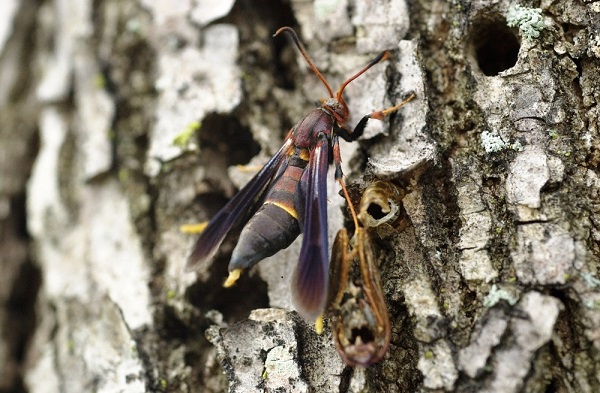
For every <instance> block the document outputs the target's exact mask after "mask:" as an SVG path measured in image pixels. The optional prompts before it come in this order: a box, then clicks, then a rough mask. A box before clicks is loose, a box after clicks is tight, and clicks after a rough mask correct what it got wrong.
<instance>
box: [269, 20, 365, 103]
mask: <svg viewBox="0 0 600 393" xmlns="http://www.w3.org/2000/svg"><path fill="white" fill-rule="evenodd" d="M282 31H287V32H288V33H289V35H290V36H291V37H292V39H293V40H294V43H295V44H296V46H297V47H298V50H300V53H302V56H304V60H306V62H307V63H308V66H309V67H310V69H311V70H313V72H314V73H315V74H317V76H318V77H319V79H320V80H321V82H323V84H324V85H325V87H326V88H327V91H328V92H329V97H331V98H333V90H332V89H331V86H329V83H327V81H326V80H325V78H324V77H323V74H321V72H320V71H319V70H318V69H317V67H316V66H315V65H314V64H313V62H312V61H311V60H310V58H309V57H308V54H307V53H306V50H305V49H304V46H303V45H302V43H301V42H300V40H299V39H298V36H297V35H296V32H295V31H294V29H292V28H291V27H288V26H284V27H282V28H280V29H279V30H277V31H276V32H275V34H273V37H275V36H277V35H279V33H281V32H282ZM357 76H358V75H357Z"/></svg>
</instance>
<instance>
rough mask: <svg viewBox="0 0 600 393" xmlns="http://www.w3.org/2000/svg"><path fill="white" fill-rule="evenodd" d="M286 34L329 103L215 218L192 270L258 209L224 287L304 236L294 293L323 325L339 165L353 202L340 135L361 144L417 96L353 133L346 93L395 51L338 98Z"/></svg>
mask: <svg viewBox="0 0 600 393" xmlns="http://www.w3.org/2000/svg"><path fill="white" fill-rule="evenodd" d="M284 31H286V32H288V33H289V34H290V35H291V37H292V39H293V40H294V43H295V44H296V46H297V47H298V49H299V50H300V53H301V54H302V56H303V57H304V59H305V60H306V62H307V63H308V65H309V66H310V68H311V69H312V71H313V72H314V73H315V74H316V75H317V77H318V78H319V79H320V80H321V82H322V83H323V84H324V85H325V87H326V88H327V91H328V93H329V99H327V100H325V101H323V103H322V104H321V106H320V107H319V108H316V109H313V110H312V111H311V112H309V113H308V114H307V115H306V116H305V117H304V118H303V119H302V120H300V121H299V122H298V123H297V124H296V125H295V126H294V127H293V128H292V129H291V130H290V132H289V133H288V135H287V137H286V138H285V141H284V143H283V146H282V147H281V148H280V149H279V151H277V153H275V155H274V156H273V157H272V158H271V159H270V160H269V161H268V162H267V164H266V165H265V166H264V167H263V168H262V169H261V170H260V171H259V172H258V173H257V174H256V175H255V176H254V178H252V180H250V182H249V183H248V184H246V186H244V187H243V188H242V189H241V190H240V191H239V192H238V193H237V194H236V195H235V196H234V197H233V198H232V199H231V200H230V201H229V202H228V203H227V204H226V205H225V207H223V209H221V211H219V212H218V213H217V214H216V215H215V216H214V217H213V219H212V220H211V221H210V222H209V223H208V225H207V227H206V229H205V230H204V231H203V232H202V234H201V235H200V237H199V238H198V240H197V241H196V244H195V245H194V248H193V250H192V253H191V255H190V256H189V258H188V261H187V269H188V270H194V269H195V268H197V267H198V266H199V265H201V264H203V263H205V262H206V261H208V260H210V259H211V258H212V257H213V256H214V255H215V253H216V251H217V249H218V247H219V245H220V244H221V243H222V242H223V239H224V238H225V236H226V235H227V233H228V232H229V231H230V230H231V229H232V228H233V227H237V226H239V225H240V224H242V222H243V221H245V220H247V219H248V217H249V216H250V214H251V213H253V212H254V215H253V216H252V217H251V218H250V219H249V220H248V222H247V224H246V225H245V226H244V228H243V229H242V232H241V234H240V239H239V241H238V244H237V246H236V247H235V249H234V250H233V254H232V256H231V261H230V263H229V277H228V278H227V280H226V281H225V284H224V285H225V286H226V287H228V286H231V285H233V283H234V282H235V281H236V280H237V279H238V278H239V276H240V273H241V272H242V271H243V270H244V269H248V268H250V267H252V266H254V265H255V264H256V263H258V262H259V261H261V260H262V259H264V258H266V257H269V256H271V255H274V254H275V253H277V252H278V251H279V250H282V249H284V248H287V247H288V246H289V245H290V244H291V243H292V242H293V241H294V239H296V238H297V237H298V235H299V234H300V233H302V234H303V239H302V247H301V250H300V258H299V261H298V265H297V266H296V270H295V272H294V275H293V277H292V296H293V299H294V304H295V306H296V309H297V310H298V312H299V313H300V314H301V315H302V316H303V317H304V318H306V319H310V320H315V319H316V318H318V317H320V315H321V314H322V313H323V310H324V308H325V302H326V300H327V293H328V275H329V259H328V255H327V254H328V244H327V209H326V208H327V178H326V175H327V168H328V166H329V164H330V162H331V161H333V163H334V165H335V179H336V181H338V182H339V183H340V185H341V187H342V190H343V192H344V195H345V197H346V199H347V200H348V201H350V199H349V197H348V192H347V190H346V185H345V183H344V179H343V175H342V169H341V156H340V145H339V138H340V137H341V138H342V139H344V140H346V141H355V140H356V139H357V138H358V137H360V136H361V135H362V133H363V131H364V129H365V126H366V124H367V121H368V120H369V119H382V118H383V117H384V116H386V115H388V114H390V113H392V112H394V111H396V110H398V109H399V108H400V107H401V106H402V105H404V104H405V103H406V102H408V101H410V100H411V99H413V98H414V94H412V95H411V96H410V97H409V98H408V99H406V100H404V101H403V102H401V103H400V104H398V105H396V106H393V107H391V108H388V109H385V110H381V111H376V112H372V113H370V114H368V115H365V116H364V117H363V118H362V119H361V120H360V121H359V122H358V125H357V126H356V127H355V128H354V131H352V130H351V129H350V128H349V127H348V125H347V122H348V120H349V116H350V113H349V109H348V105H347V104H346V101H344V98H343V97H342V93H343V92H344V88H345V87H346V86H347V85H348V84H349V83H350V82H352V81H353V80H354V79H356V78H358V77H359V76H360V75H362V74H363V73H364V72H365V71H367V70H368V69H369V68H371V67H372V66H374V65H375V64H377V63H379V62H380V61H382V60H385V59H387V57H388V56H389V52H387V51H385V52H382V53H381V54H380V55H379V56H377V57H376V58H375V59H374V60H373V61H371V62H370V63H369V64H368V65H367V66H366V67H364V68H363V69H362V70H360V71H359V72H357V73H356V74H355V75H353V76H351V77H350V78H348V79H347V80H346V81H345V82H344V83H343V84H342V85H341V87H340V88H339V90H338V91H337V93H336V94H335V95H334V93H333V90H332V89H331V86H330V85H329V84H328V83H327V81H326V80H325V78H324V77H323V75H322V74H321V73H320V72H319V70H318V69H317V68H316V67H315V65H314V64H313V63H312V61H311V60H310V58H309V57H308V54H307V53H306V50H305V49H304V47H303V46H302V44H301V43H300V40H299V39H298V36H297V35H296V33H295V32H294V30H293V29H292V28H290V27H282V28H280V29H279V30H277V32H276V33H275V36H277V35H278V34H280V33H282V32H284ZM349 206H350V208H351V212H352V217H353V219H354V222H355V223H357V219H356V214H355V212H354V209H353V208H352V204H351V203H349ZM356 227H357V228H358V225H356Z"/></svg>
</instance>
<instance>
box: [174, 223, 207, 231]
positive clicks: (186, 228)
mask: <svg viewBox="0 0 600 393" xmlns="http://www.w3.org/2000/svg"><path fill="white" fill-rule="evenodd" d="M207 225H208V221H205V222H201V223H200V224H185V225H182V226H180V227H179V232H182V233H202V231H204V229H205V228H206V226H207Z"/></svg>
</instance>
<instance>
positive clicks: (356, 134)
mask: <svg viewBox="0 0 600 393" xmlns="http://www.w3.org/2000/svg"><path fill="white" fill-rule="evenodd" d="M415 97H416V94H415V93H411V94H410V96H408V98H406V99H405V100H403V101H402V102H401V103H399V104H397V105H394V106H392V107H390V108H387V109H384V110H381V111H375V112H371V113H369V114H367V115H364V116H363V117H362V119H360V121H359V122H358V124H357V125H356V127H354V130H353V131H350V129H349V128H348V126H346V125H345V124H344V125H341V126H340V127H339V128H338V130H337V134H338V135H339V136H340V137H342V139H344V140H345V141H347V142H353V141H355V140H357V139H358V138H360V137H361V135H362V134H363V132H364V131H365V128H366V127H367V122H368V121H369V119H377V120H381V119H383V118H384V117H385V116H387V115H389V114H390V113H394V112H396V111H397V110H398V109H400V108H402V107H403V106H404V105H406V104H407V103H409V102H410V101H412V100H413V99H414V98H415Z"/></svg>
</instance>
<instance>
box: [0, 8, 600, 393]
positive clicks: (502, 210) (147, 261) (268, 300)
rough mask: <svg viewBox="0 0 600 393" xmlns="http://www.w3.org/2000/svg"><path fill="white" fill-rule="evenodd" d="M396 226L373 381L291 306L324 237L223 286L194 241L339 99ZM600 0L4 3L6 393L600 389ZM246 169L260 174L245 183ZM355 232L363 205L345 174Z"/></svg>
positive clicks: (377, 234)
mask: <svg viewBox="0 0 600 393" xmlns="http://www.w3.org/2000/svg"><path fill="white" fill-rule="evenodd" d="M286 25H288V26H292V27H294V28H295V29H296V31H297V32H298V33H299V35H300V37H301V40H302V42H303V43H304V44H305V45H306V47H307V50H308V52H309V54H310V56H311V57H312V58H313V60H314V62H315V64H316V65H317V66H318V67H319V68H320V69H321V71H322V72H323V73H324V75H325V76H326V77H327V79H328V80H329V82H330V84H332V85H333V87H337V86H338V85H339V83H340V82H341V81H343V80H344V79H345V78H346V77H347V76H349V75H351V74H352V73H354V72H355V71H357V70H358V69H360V68H361V67H362V66H363V65H364V64H366V63H367V62H368V61H369V60H370V59H372V58H373V57H374V56H375V55H376V54H377V53H379V52H380V51H381V50H384V49H390V50H392V56H391V58H390V59H389V60H388V61H387V62H385V63H382V64H380V65H378V66H376V67H374V68H373V69H372V70H370V71H369V72H368V73H366V74H365V75H363V76H361V77H360V78H359V79H357V80H356V81H355V82H353V83H352V84H350V85H349V87H348V89H347V90H346V91H347V95H346V97H347V100H348V102H349V106H350V109H351V111H352V120H351V124H352V125H353V124H356V122H357V121H358V120H359V119H360V117H362V116H363V115H364V114H366V113H368V112H370V111H372V110H377V109H382V108H385V107H388V106H390V105H392V104H393V103H395V102H398V101H399V100H400V99H401V97H402V95H403V94H405V93H407V92H409V91H415V92H416V94H417V99H416V100H415V101H413V102H412V103H410V104H409V105H407V106H406V107H405V108H403V109H402V110H401V111H400V112H399V113H398V114H395V115H393V116H391V117H390V118H389V119H386V120H385V121H384V122H377V121H372V123H373V124H371V125H370V126H369V128H368V129H367V131H366V132H365V136H364V137H363V138H362V139H361V141H360V142H359V143H354V144H348V145H344V146H343V148H344V154H345V157H346V159H345V162H346V169H345V173H346V175H348V177H349V179H348V182H349V183H353V184H356V186H354V187H353V188H352V190H353V192H354V194H353V195H354V196H355V197H357V198H358V197H359V196H360V195H359V193H360V189H361V187H363V186H364V185H366V184H368V183H369V182H370V181H372V180H374V179H383V180H386V181H389V182H392V183H395V184H397V185H399V186H402V187H403V188H405V189H406V191H407V196H406V197H405V198H404V200H403V208H404V210H405V212H406V215H405V218H404V220H405V223H404V225H402V226H401V227H402V230H400V229H399V227H393V226H392V227H386V228H378V229H377V230H376V231H374V232H373V234H372V236H373V242H374V244H375V248H376V250H377V251H376V252H377V259H378V261H379V262H380V270H381V273H382V280H383V287H384V288H383V289H384V292H385V296H386V300H387V302H388V309H389V312H390V315H391V319H392V344H391V346H390V349H389V351H388V354H387V356H386V358H385V359H384V360H383V361H382V362H381V363H380V364H378V365H375V366H372V367H370V368H368V369H360V368H356V369H352V368H349V367H346V366H345V365H344V364H343V363H342V362H341V360H340V358H339V356H338V355H337V353H336V351H335V348H334V346H333V344H332V341H331V330H330V326H329V323H328V321H327V320H326V323H325V332H324V334H323V335H321V336H319V335H317V334H316V333H315V332H314V328H313V326H312V325H311V324H310V323H306V322H305V321H303V320H302V319H301V318H300V317H299V316H298V315H297V314H296V313H294V312H292V311H290V309H291V305H290V301H289V280H290V273H291V271H292V270H293V267H294V264H295V263H296V261H297V251H296V250H297V245H296V244H295V245H292V246H291V247H290V248H289V249H287V250H284V251H282V252H281V253H279V254H277V255H276V256H274V257H272V258H269V259H268V260H266V261H263V262H261V263H260V264H259V266H258V267H257V268H256V269H254V270H253V271H250V272H247V273H246V274H245V275H244V276H243V277H242V278H241V279H240V281H239V283H238V284H237V285H236V286H235V287H234V288H230V289H223V288H222V287H221V284H222V282H223V279H224V278H225V277H226V274H227V273H226V268H227V263H228V258H229V256H230V253H231V250H232V247H233V246H234V244H235V236H232V237H231V238H230V239H228V240H227V241H226V242H225V243H224V244H223V246H222V247H221V250H220V251H219V253H218V254H217V256H216V258H215V261H214V263H212V264H211V265H210V266H206V267H205V268H204V270H203V271H200V272H198V273H197V274H195V273H193V274H192V273H185V272H184V271H183V265H184V262H185V257H186V255H187V253H188V252H189V250H190V247H191V245H192V243H193V241H194V236H191V235H187V234H184V233H181V232H180V230H179V226H180V225H182V224H187V223H194V222H199V221H203V220H207V219H209V218H210V217H212V215H214V214H215V212H216V211H218V209H219V208H220V207H222V206H223V205H224V203H225V202H226V201H227V199H228V198H230V197H231V196H232V195H233V194H234V192H235V191H236V189H238V188H239V187H240V185H241V184H243V183H244V181H246V180H247V179H248V178H249V176H251V175H252V174H253V169H252V168H256V167H257V166H260V165H261V164H263V163H264V162H265V161H266V159H267V158H268V157H270V155H272V154H273V153H274V152H275V151H276V150H277V149H278V147H279V146H280V144H281V140H282V138H283V136H284V135H285V134H286V132H287V131H288V130H289V128H290V127H291V126H292V125H293V124H294V123H295V122H296V121H298V120H299V119H300V118H301V117H302V116H303V115H304V114H306V113H307V112H308V111H309V110H310V109H311V108H313V107H314V105H315V103H316V102H318V101H317V100H318V99H319V98H322V97H323V96H325V94H326V91H325V89H324V88H323V87H322V85H321V84H320V82H319V81H318V80H317V78H316V77H315V76H314V75H313V74H312V73H311V72H310V70H309V69H308V68H307V67H306V65H305V63H304V61H303V60H302V59H301V58H300V56H299V55H298V52H297V50H296V49H295V48H294V47H293V45H292V43H291V42H290V41H289V40H287V39H285V38H284V37H276V38H273V37H272V34H273V33H274V32H275V31H276V30H277V28H279V27H281V26H286ZM599 103H600V2H597V1H581V2H571V1H564V0H555V1H553V0H542V1H523V2H521V3H519V5H517V4H514V3H513V2H511V1H505V0H499V1H473V2H468V1H450V2H447V1H441V0H433V1H407V2H404V1H402V0H369V1H357V0H314V1H307V0H258V1H252V2H250V1H243V0H238V1H236V2H234V1H232V0H220V1H213V0H185V1H168V0H141V1H133V2H123V1H118V0H99V1H90V0H48V1H35V0H21V1H19V0H4V1H2V3H1V4H0V108H1V109H0V258H1V261H0V392H32V393H36V392H58V391H61V392H91V391H95V392H116V391H126V392H138V391H139V392H143V391H152V392H219V391H227V390H230V391H233V392H254V391H318V392H324V391H362V392H367V391H368V392H384V391H385V392H394V391H397V392H416V391H449V392H466V391H468V392H472V391H482V392H483V391H486V392H520V391H528V392H548V391H552V392H554V391H557V392H597V391H600V352H599V349H600V279H599V275H598V274H599V273H598V269H599V261H600V247H599V242H600V178H599V175H600V149H599V146H600V139H599V134H598V132H599V130H598V125H599V117H600V116H599V105H598V104H599ZM239 164H250V165H249V166H247V167H245V168H242V169H240V168H238V167H237V165H239ZM330 185H331V187H330V191H329V195H328V199H329V206H330V223H331V225H330V226H331V234H332V235H333V234H335V231H336V230H337V229H338V228H339V227H340V226H341V225H343V224H344V215H345V214H346V209H345V208H343V200H342V198H341V197H339V196H338V195H337V191H338V190H337V189H336V188H335V185H334V184H333V177H331V178H330Z"/></svg>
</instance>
